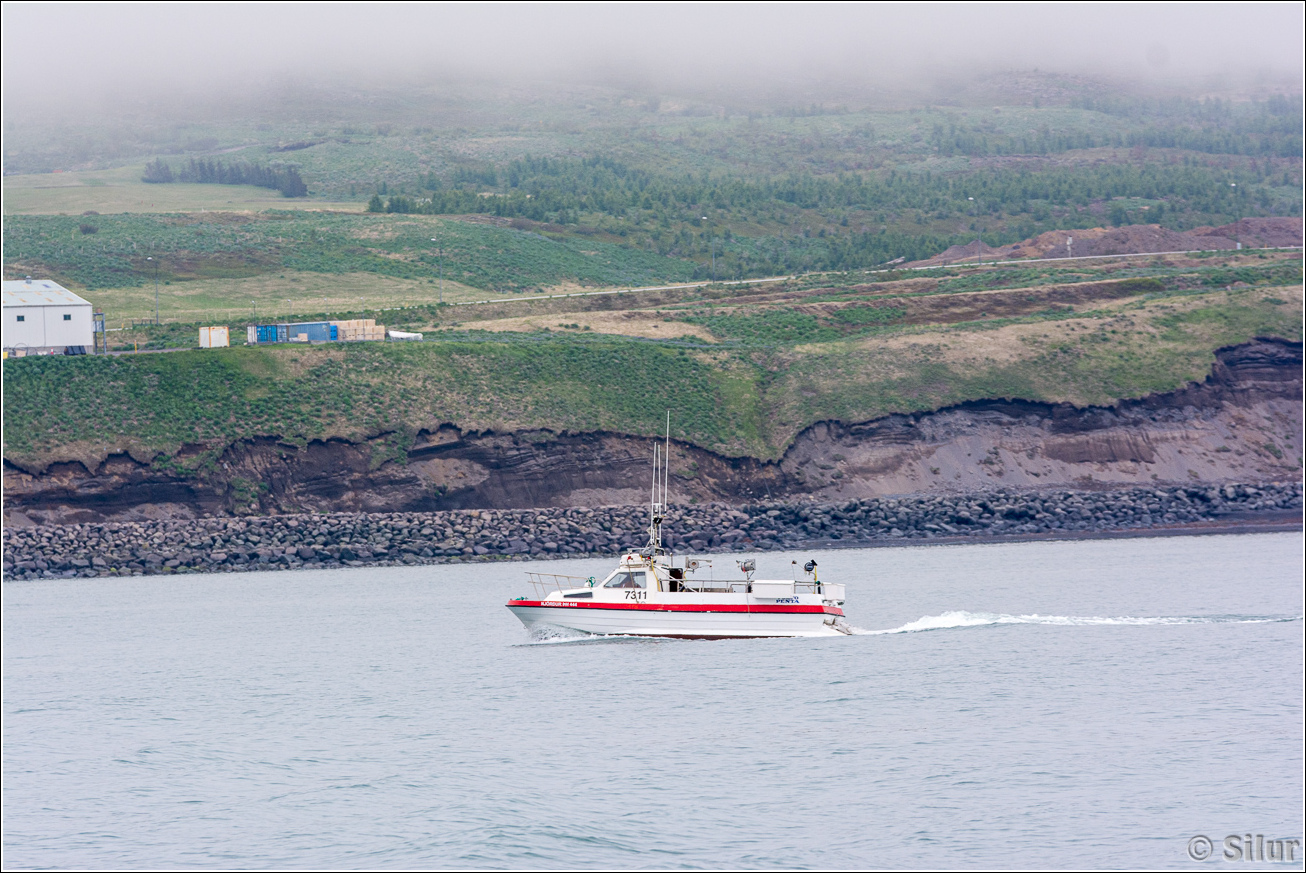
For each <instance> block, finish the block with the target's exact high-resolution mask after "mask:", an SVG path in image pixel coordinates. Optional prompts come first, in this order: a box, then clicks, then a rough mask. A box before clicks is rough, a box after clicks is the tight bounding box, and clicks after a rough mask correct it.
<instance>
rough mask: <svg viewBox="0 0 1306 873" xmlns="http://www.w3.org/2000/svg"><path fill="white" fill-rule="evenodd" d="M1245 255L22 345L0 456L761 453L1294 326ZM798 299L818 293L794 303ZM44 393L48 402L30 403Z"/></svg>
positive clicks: (1101, 378) (1189, 373)
mask: <svg viewBox="0 0 1306 873" xmlns="http://www.w3.org/2000/svg"><path fill="white" fill-rule="evenodd" d="M1254 257H1255V256H1253V258H1254ZM1264 260H1265V262H1264V263H1260V264H1259V265H1253V266H1247V265H1243V266H1237V267H1232V268H1231V267H1228V266H1224V265H1221V264H1215V265H1211V266H1210V267H1209V268H1202V267H1198V268H1194V267H1192V266H1190V267H1189V268H1188V269H1187V270H1186V271H1183V270H1181V269H1180V268H1179V267H1174V268H1172V269H1173V272H1171V273H1170V274H1168V275H1167V276H1166V277H1165V278H1164V279H1157V278H1144V279H1125V280H1123V281H1121V282H1115V283H1112V282H1105V283H1103V282H1098V283H1088V284H1086V285H1080V286H1076V285H1069V286H1065V285H1058V286H1046V285H1044V286H1030V287H1029V289H1028V290H1016V291H1011V290H997V291H983V292H981V295H980V296H981V298H982V299H984V300H988V299H992V300H993V301H995V305H996V302H997V301H999V300H1000V299H1002V300H1008V301H1013V300H1014V301H1016V302H1017V303H1020V301H1025V302H1024V303H1022V304H1021V308H1019V309H1018V311H1017V312H1016V314H1010V315H991V316H990V317H973V318H967V320H961V321H952V322H951V323H930V322H929V321H928V320H925V321H920V320H918V322H917V323H908V321H910V319H905V314H906V313H911V312H916V313H918V315H919V313H921V312H925V313H929V312H933V311H934V310H922V309H913V307H921V306H936V305H940V304H939V303H938V302H939V301H941V302H942V304H946V305H949V306H952V305H956V306H971V307H972V308H974V307H973V305H972V302H971V301H973V300H974V299H976V294H975V292H973V291H952V292H949V291H947V290H946V289H945V290H939V286H940V285H943V284H944V282H946V281H951V280H953V279H956V278H960V277H955V276H953V277H946V276H945V277H943V281H939V280H938V279H927V280H926V281H925V282H919V281H916V280H911V282H909V283H907V287H909V288H910V287H915V288H916V289H917V290H915V291H912V292H911V293H900V294H898V295H896V296H895V295H893V294H887V295H886V294H883V293H882V294H880V295H878V296H877V297H876V298H875V299H874V300H872V299H870V298H867V297H866V293H867V292H866V291H865V290H858V286H845V287H844V288H842V289H841V288H840V287H839V286H838V285H837V284H835V285H832V286H831V287H830V288H828V289H824V291H822V289H819V288H811V289H809V291H810V293H809V292H804V291H803V290H802V289H801V288H797V287H795V288H790V289H789V290H788V293H791V294H797V295H799V296H798V297H797V298H795V299H791V300H787V301H786V300H783V299H781V300H777V301H775V302H773V303H771V304H769V307H768V306H766V305H763V304H760V303H758V302H755V301H754V302H749V299H747V298H738V299H735V300H733V301H732V300H731V299H730V298H729V297H728V294H727V293H726V292H724V291H722V292H719V296H717V297H714V298H712V293H713V292H712V289H707V291H706V292H705V293H706V295H707V297H710V298H712V299H707V300H700V301H698V302H695V301H694V300H683V301H681V302H680V303H679V304H670V305H668V306H663V307H661V308H659V309H658V310H657V312H658V313H660V315H658V316H657V317H659V318H666V319H673V320H674V319H684V320H687V321H694V322H697V323H700V324H705V325H706V326H708V328H709V329H710V330H712V331H713V332H714V333H717V334H718V335H719V336H720V337H721V338H722V340H723V341H722V342H721V343H719V344H711V343H707V344H704V343H701V342H685V341H681V340H672V341H654V340H639V339H635V338H632V337H623V336H614V335H601V334H594V333H578V332H575V331H562V330H559V331H553V332H547V333H546V332H539V333H535V334H522V333H513V334H495V333H489V332H485V331H477V330H467V329H465V328H462V329H459V330H456V331H453V332H449V333H440V334H437V335H436V337H435V338H437V339H438V340H439V341H435V342H429V341H428V342H424V343H412V344H404V343H394V344H383V343H360V344H327V345H322V346H311V347H305V346H263V347H255V348H232V349H227V350H208V351H199V350H197V351H193V352H178V353H173V354H167V355H140V356H133V355H125V356H120V357H111V358H103V357H100V358H76V359H74V358H44V359H42V358H28V359H23V360H17V361H9V362H7V364H6V366H5V368H4V396H5V423H4V428H5V432H4V437H5V446H6V449H5V451H6V457H7V458H8V459H9V460H10V461H11V462H16V463H24V464H40V463H43V462H46V461H50V460H54V459H59V458H70V457H77V458H86V459H88V460H94V459H97V458H101V457H103V456H104V455H105V454H106V453H108V452H111V451H120V450H126V449H129V450H130V451H131V452H132V454H133V455H134V456H135V457H138V458H141V459H143V460H151V459H152V460H153V462H154V463H156V464H160V465H165V466H167V465H173V466H177V468H178V469H180V468H182V467H196V466H198V467H202V466H203V465H205V464H209V463H212V461H213V459H214V457H215V456H216V453H217V452H219V451H220V450H221V449H222V448H223V447H225V446H226V445H228V444H230V443H231V442H232V441H234V440H238V439H242V438H250V437H257V436H274V437H277V438H279V439H281V440H283V441H287V442H288V443H291V444H294V443H301V444H302V443H303V442H305V441H307V440H313V439H325V438H329V437H335V436H339V437H346V438H351V439H360V438H368V437H378V436H386V435H388V437H387V439H388V440H389V444H390V445H391V446H392V449H393V452H392V453H391V455H389V456H391V457H394V458H396V459H399V458H400V457H401V456H402V452H401V451H400V450H401V449H403V448H404V447H405V446H406V445H407V444H408V443H409V442H410V441H411V440H412V439H413V436H414V435H415V433H416V432H417V431H418V430H419V429H422V428H428V429H432V428H435V427H437V426H439V425H440V424H443V423H453V424H456V425H458V426H459V427H462V428H465V429H470V430H479V429H494V430H523V429H525V430H534V429H545V430H551V431H555V432H558V431H594V430H613V431H619V432H624V433H636V434H649V435H652V434H656V433H658V432H659V428H660V427H661V425H660V424H659V422H660V421H661V420H662V416H663V415H664V412H665V410H666V409H668V408H670V409H671V410H673V422H674V423H673V432H674V434H675V435H676V436H677V437H678V438H681V439H685V440H689V441H691V442H693V443H696V444H698V445H701V446H704V447H706V448H710V449H713V450H716V451H719V452H724V453H727V454H735V455H743V454H749V455H753V456H756V457H763V458H774V457H777V456H778V455H779V454H780V453H781V452H782V451H783V450H784V447H785V446H786V445H787V444H788V442H789V441H790V440H791V439H792V438H793V436H794V435H795V434H796V433H797V432H798V431H800V430H801V429H802V428H804V427H806V426H808V425H810V424H811V423H813V422H815V421H820V420H826V419H839V420H843V421H862V420H868V419H872V418H875V417H878V416H882V415H885V414H889V413H894V412H904V413H906V412H915V411H922V410H930V409H936V408H939V407H941V406H944V405H948V404H953V403H958V402H962V401H965V400H973V399H980V398H990V397H1009V398H1024V399H1029V400H1046V401H1067V402H1071V403H1075V404H1078V405H1086V404H1109V403H1111V402H1114V401H1116V400H1118V399H1120V398H1127V397H1137V396H1142V395H1145V394H1147V393H1150V392H1156V391H1166V390H1171V389H1174V388H1177V387H1180V386H1182V385H1183V384H1185V383H1186V382H1188V381H1190V380H1200V379H1201V378H1204V377H1205V375H1206V373H1207V372H1208V371H1209V367H1210V364H1211V362H1212V360H1213V351H1214V350H1215V349H1216V348H1219V347H1221V346H1224V345H1229V344H1234V343H1239V342H1245V341H1248V340H1250V339H1252V338H1254V337H1257V336H1279V337H1284V338H1288V339H1293V340H1300V338H1301V318H1302V309H1301V286H1300V282H1301V272H1300V265H1299V264H1295V263H1292V262H1290V261H1280V262H1275V261H1274V260H1273V259H1269V258H1267V259H1264ZM1235 277H1237V278H1235ZM1285 278H1287V279H1288V280H1289V283H1287V284H1277V283H1278V282H1280V281H1282V280H1283V279H1285ZM1227 280H1233V281H1232V282H1230V281H1227ZM1248 280H1251V281H1248ZM1131 283H1132V284H1131ZM1235 283H1238V284H1235ZM1239 285H1243V287H1239ZM931 286H932V287H931ZM1228 286H1232V287H1228ZM859 287H860V288H862V289H865V288H866V286H864V285H863V286H859ZM1059 288H1060V289H1070V291H1073V290H1074V289H1076V288H1084V289H1087V290H1088V291H1089V292H1092V294H1087V296H1085V295H1081V296H1084V297H1085V299H1084V302H1082V303H1080V304H1077V305H1069V304H1053V303H1050V302H1049V301H1053V300H1056V299H1072V298H1067V297H1065V294H1066V293H1069V292H1067V291H1065V290H1062V291H1058V290H1057V289H1059ZM872 290H877V289H872ZM878 290H881V291H882V290H883V289H878ZM734 293H736V294H740V293H743V292H738V291H737V292H734ZM775 293H776V294H779V295H781V296H783V294H784V293H786V292H783V291H777V292H775ZM804 293H808V296H807V297H802V294H804ZM1086 293H1087V292H1086ZM995 295H996V296H995ZM1004 295H1005V296H1004ZM1058 295H1061V296H1060V297H1058ZM1090 297H1092V298H1093V299H1089V298H1090ZM817 298H823V299H824V301H825V302H823V303H820V305H819V306H817V307H816V309H815V311H812V301H813V299H817ZM932 301H933V302H932ZM705 304H707V305H706V307H705ZM524 305H525V304H507V303H505V304H499V306H509V307H511V306H518V307H519V306H524ZM628 305H634V304H633V302H632V303H630V304H628ZM822 307H823V308H822ZM868 310H869V311H870V312H871V313H873V314H866V311H868ZM957 311H958V312H963V313H964V312H965V311H967V310H965V309H964V308H963V309H959V310H957ZM631 312H634V311H633V310H631ZM841 312H843V313H849V314H847V315H842V316H841V315H839V313H841ZM635 314H638V313H635ZM551 317H555V316H551ZM575 317H580V316H576V315H573V318H575ZM959 317H960V316H959ZM921 318H927V316H921ZM192 341H193V340H192ZM55 407H58V408H60V409H62V410H65V412H66V414H62V415H58V416H52V415H49V414H48V410H49V409H51V408H55ZM186 446H189V447H190V448H185V449H183V447H186Z"/></svg>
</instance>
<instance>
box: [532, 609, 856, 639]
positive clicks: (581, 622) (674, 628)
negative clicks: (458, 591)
mask: <svg viewBox="0 0 1306 873" xmlns="http://www.w3.org/2000/svg"><path fill="white" fill-rule="evenodd" d="M508 608H509V609H510V610H512V613H513V614H514V615H516V616H517V618H519V619H520V620H521V622H522V624H524V625H526V627H527V628H528V629H530V630H532V631H536V630H548V629H550V628H559V629H563V630H569V631H576V632H579V633H586V634H599V635H623V636H647V637H679V638H683V639H744V638H750V637H824V636H842V635H844V634H847V633H849V631H848V630H847V625H845V624H844V622H843V610H841V609H839V608H838V607H835V606H828V605H824V606H815V605H797V604H795V605H793V606H779V605H761V604H753V605H749V604H716V605H713V604H684V605H679V604H667V603H640V604H627V603H603V602H583V601H582V602H577V601H574V600H572V601H568V600H561V601H559V600H544V601H529V600H519V601H513V602H511V603H509V604H508Z"/></svg>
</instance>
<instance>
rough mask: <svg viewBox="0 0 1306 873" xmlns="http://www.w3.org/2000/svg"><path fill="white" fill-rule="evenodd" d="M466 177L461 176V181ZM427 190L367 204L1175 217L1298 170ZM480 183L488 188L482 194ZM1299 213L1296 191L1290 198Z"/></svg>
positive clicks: (568, 162)
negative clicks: (1121, 211) (1097, 206)
mask: <svg viewBox="0 0 1306 873" xmlns="http://www.w3.org/2000/svg"><path fill="white" fill-rule="evenodd" d="M469 178H470V179H471V181H467V180H468V179H469ZM422 184H423V187H424V189H425V190H423V191H421V192H418V193H408V194H393V195H391V196H390V197H389V198H388V199H386V198H382V197H381V196H380V195H379V194H378V195H375V196H373V198H372V200H371V202H370V203H369V204H368V210H369V211H371V212H407V213H424V214H429V215H458V214H467V213H480V214H489V215H495V216H500V217H505V218H526V219H529V220H531V221H537V222H552V223H558V224H573V223H576V221H577V220H578V217H579V216H581V215H607V216H612V217H616V218H621V219H626V220H634V221H636V222H641V221H644V220H647V219H654V220H657V219H661V218H663V217H667V218H668V219H671V220H676V221H684V220H689V221H691V222H694V221H697V218H698V216H700V215H701V214H702V212H703V211H704V210H727V211H732V212H736V213H738V214H741V215H745V216H754V217H756V216H766V215H768V214H770V213H772V212H773V211H774V209H775V208H776V207H796V208H798V209H802V210H816V211H819V212H823V213H830V214H840V213H847V212H849V211H859V212H862V213H872V214H889V213H901V212H902V211H904V210H914V211H918V212H921V213H925V214H927V215H929V216H930V217H933V218H938V219H943V218H950V217H959V216H968V215H1008V216H1017V215H1023V214H1026V213H1035V212H1038V211H1039V210H1040V209H1041V208H1043V209H1045V208H1047V207H1048V206H1057V205H1063V206H1064V205H1078V206H1086V205H1088V204H1089V203H1091V202H1094V201H1102V200H1111V199H1113V198H1142V199H1147V200H1163V201H1167V202H1168V203H1169V205H1170V211H1171V212H1172V213H1173V212H1175V211H1178V212H1189V213H1200V214H1209V215H1230V216H1240V215H1243V214H1258V213H1261V212H1262V211H1263V210H1264V209H1266V208H1268V207H1269V205H1270V200H1269V195H1268V194H1267V193H1266V191H1265V190H1264V189H1265V187H1266V186H1271V187H1274V186H1282V187H1292V186H1295V185H1299V184H1300V179H1299V174H1296V173H1291V172H1288V171H1284V170H1282V169H1276V168H1275V167H1273V166H1272V165H1270V164H1268V163H1267V164H1265V165H1263V166H1262V165H1255V166H1250V167H1242V168H1238V169H1222V168H1213V167H1205V166H1192V165H1184V164H1104V165H1090V166H1064V167H1051V168H1043V169H1038V170H1030V169H1022V168H1006V169H986V170H983V171H974V172H961V173H940V172H913V171H905V170H889V171H887V172H881V173H870V174H865V175H856V174H841V175H838V176H816V175H811V174H806V175H803V174H791V175H788V176H784V177H781V178H777V179H767V180H746V179H740V178H731V177H713V176H710V175H707V174H703V175H694V174H685V175H682V176H675V177H673V176H657V175H654V174H652V173H650V172H648V171H645V170H639V169H635V168H631V167H629V166H626V165H624V164H622V163H620V162H618V161H615V160H612V159H610V158H606V157H594V158H584V159H565V158H526V159H524V160H519V161H514V162H512V163H511V164H509V165H508V166H507V167H506V168H504V169H502V170H492V169H484V170H479V171H475V172H464V173H462V174H461V175H460V174H459V173H458V172H455V173H454V174H451V178H450V180H449V181H448V182H445V181H443V180H442V179H440V178H439V177H437V176H435V175H431V176H428V177H427V178H426V179H425V180H423V183H422ZM487 189H488V190H487ZM1293 209H1294V214H1299V213H1300V209H1301V205H1300V198H1298V200H1297V202H1296V203H1295V205H1294V206H1293Z"/></svg>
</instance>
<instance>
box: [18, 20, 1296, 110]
mask: <svg viewBox="0 0 1306 873" xmlns="http://www.w3.org/2000/svg"><path fill="white" fill-rule="evenodd" d="M3 24H4V37H3V39H4V43H3V44H4V97H5V107H6V108H5V112H6V121H7V122H12V121H13V120H14V119H15V118H23V117H26V116H27V115H29V114H35V115H38V116H39V115H44V114H46V113H49V112H52V111H60V110H65V109H71V108H74V107H76V108H86V107H93V106H101V107H103V106H104V103H105V101H106V100H109V101H111V102H113V103H117V102H122V103H123V104H125V106H128V107H132V108H136V109H139V108H142V107H143V106H144V105H146V104H149V103H152V102H154V101H158V100H163V101H164V106H165V107H170V108H175V109H177V110H178V111H180V112H182V113H183V114H184V112H185V110H184V108H183V107H184V106H185V101H183V102H182V103H180V104H174V103H173V101H174V100H178V99H179V98H181V97H183V96H184V97H185V98H187V100H195V99H198V100H199V101H200V102H201V103H202V104H205V105H208V106H210V107H211V108H214V109H220V108H222V107H224V106H226V107H227V108H230V109H237V108H239V106H240V104H241V102H242V101H243V99H244V97H245V95H247V94H248V92H249V89H250V88H251V87H255V86H256V87H257V89H259V90H262V89H271V90H273V91H276V90H284V89H287V88H289V89H291V90H292V91H298V90H304V91H308V92H312V91H313V90H315V89H316V88H319V87H321V86H322V85H324V84H327V83H334V84H348V85H350V86H351V87H358V86H366V87H377V86H383V85H403V86H406V87H411V86H416V85H423V84H424V85H431V84H436V83H443V84H446V85H449V84H458V83H466V82H467V81H468V80H480V81H485V82H492V83H497V84H499V85H501V86H509V87H530V88H536V87H538V86H539V84H540V83H541V82H542V81H551V82H555V83H557V84H558V85H559V86H562V85H571V86H595V85H601V86H607V87H615V88H618V89H622V90H628V91H631V92H633V93H638V94H645V95H648V94H656V93H658V92H660V91H677V92H680V93H685V94H697V95H701V96H704V97H711V98H714V99H717V100H733V101H738V102H744V103H747V102H751V101H759V100H760V101H770V102H775V101H779V102H781V103H783V102H785V101H792V100H795V99H817V100H820V99H838V100H845V101H850V102H854V103H860V104H877V105H894V104H901V103H904V102H913V101H939V100H942V101H945V102H950V101H953V100H958V99H963V100H964V99H966V98H968V97H969V98H972V99H977V100H981V101H982V100H983V99H984V98H985V97H986V96H988V95H986V94H985V89H986V75H987V74H991V73H994V72H999V71H1010V70H1039V71H1042V72H1043V73H1049V72H1050V73H1054V74H1064V75H1073V76H1089V77H1095V78H1102V79H1107V80H1112V81H1117V82H1120V81H1126V80H1127V81H1130V82H1134V83H1138V84H1143V85H1146V86H1147V87H1151V88H1159V89H1164V90H1179V91H1182V92H1184V93H1187V94H1192V95H1197V94H1202V93H1208V92H1210V93H1213V92H1222V93H1228V92H1231V91H1240V90H1241V91H1252V92H1255V91H1258V90H1265V89H1271V90H1274V89H1278V88H1284V87H1286V88H1288V89H1292V88H1295V87H1296V83H1297V82H1299V80H1300V78H1301V75H1302V35H1301V34H1302V32H1303V14H1302V7H1301V6H1300V5H1299V4H1240V5H1239V6H1238V7H1237V8H1236V9H1235V8H1234V7H1231V6H1219V5H1212V6H1200V5H1199V6H1188V7H1183V8H1180V7H1176V6H1171V5H1158V6H1136V5H1126V6H1109V7H1108V6H1091V5H1085V6H1047V7H1031V6H980V5H928V6H905V7H886V6H818V7H811V6H802V7H799V6H763V7H758V8H754V9H751V10H749V12H748V13H747V14H746V15H745V14H741V12H740V10H739V9H738V8H736V7H728V6H692V7H663V6H657V7H653V6H636V7H628V6H623V7H619V8H618V7H611V8H607V7H596V6H507V5H505V6H485V7H483V6H451V5H442V6H434V7H412V6H381V7H375V6H368V7H366V8H364V7H361V6H334V5H320V6H305V5H291V4H285V5H259V6H257V7H246V6H227V5H177V6H172V5H143V6H86V5H71V4H55V5H44V4H6V5H5V7H4V12H3ZM52 33H57V34H58V36H59V41H58V42H59V52H58V63H33V54H32V47H33V46H34V45H39V44H40V43H41V42H42V41H43V40H44V39H45V38H46V37H47V36H48V35H49V34H52ZM161 108H162V107H161ZM375 108H378V109H380V108H382V107H375Z"/></svg>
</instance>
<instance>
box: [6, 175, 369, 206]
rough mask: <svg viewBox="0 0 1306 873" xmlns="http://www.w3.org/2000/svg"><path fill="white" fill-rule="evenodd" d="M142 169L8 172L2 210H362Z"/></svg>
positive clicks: (338, 203) (345, 202) (339, 203)
mask: <svg viewBox="0 0 1306 873" xmlns="http://www.w3.org/2000/svg"><path fill="white" fill-rule="evenodd" d="M143 169H144V164H132V165H129V166H125V167H114V168H113V169H108V170H97V171H82V172H68V173H35V174H29V175H21V176H20V175H14V176H6V177H5V179H4V195H5V196H4V214H5V215H7V216H8V215H81V214H82V213H84V212H88V211H91V212H99V213H101V214H103V215H110V214H119V213H124V212H135V213H158V212H203V211H208V212H262V211H263V210H266V209H314V210H333V211H343V212H362V211H363V204H362V203H361V202H357V201H344V202H334V201H330V200H324V199H313V200H308V199H298V198H286V197H282V196H281V195H280V194H278V193H277V192H276V191H270V190H268V189H267V188H255V187H254V186H252V185H178V184H173V185H147V184H146V183H144V182H142V181H141V171H142V170H143Z"/></svg>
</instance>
